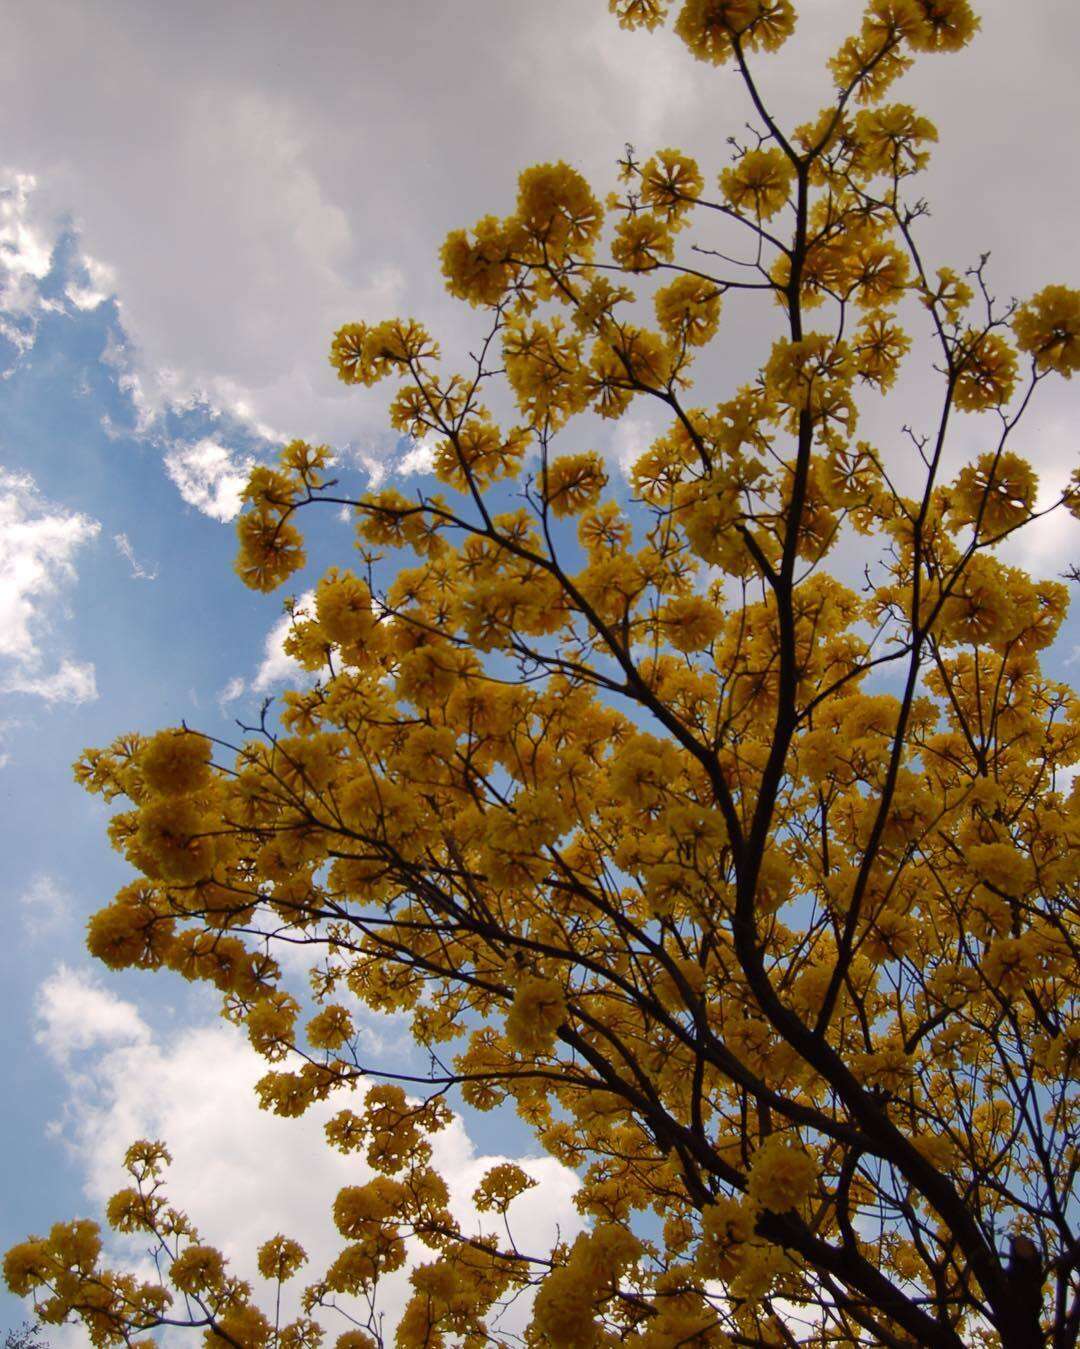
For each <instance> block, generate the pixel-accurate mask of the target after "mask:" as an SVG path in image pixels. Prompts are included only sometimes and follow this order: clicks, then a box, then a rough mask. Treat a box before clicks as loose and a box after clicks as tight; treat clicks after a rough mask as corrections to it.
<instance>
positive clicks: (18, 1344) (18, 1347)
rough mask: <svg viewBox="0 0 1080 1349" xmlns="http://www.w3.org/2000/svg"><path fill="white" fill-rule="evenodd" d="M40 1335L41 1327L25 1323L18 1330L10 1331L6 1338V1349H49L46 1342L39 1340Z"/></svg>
mask: <svg viewBox="0 0 1080 1349" xmlns="http://www.w3.org/2000/svg"><path fill="white" fill-rule="evenodd" d="M40 1334H41V1327H40V1326H35V1325H33V1324H31V1322H29V1321H25V1322H23V1324H22V1325H21V1326H20V1327H19V1329H18V1330H9V1331H8V1333H7V1334H6V1335H5V1336H4V1349H48V1346H47V1345H46V1344H45V1343H44V1341H42V1340H40V1339H39V1338H38V1336H39V1335H40Z"/></svg>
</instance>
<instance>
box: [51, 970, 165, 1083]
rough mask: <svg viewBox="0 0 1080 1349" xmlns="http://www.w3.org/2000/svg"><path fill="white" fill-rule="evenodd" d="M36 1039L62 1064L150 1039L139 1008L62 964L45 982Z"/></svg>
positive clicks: (89, 976)
mask: <svg viewBox="0 0 1080 1349" xmlns="http://www.w3.org/2000/svg"><path fill="white" fill-rule="evenodd" d="M35 1010H36V1014H37V1029H36V1030H35V1032H34V1039H35V1040H36V1041H37V1043H38V1044H39V1045H40V1046H41V1047H42V1049H43V1050H44V1051H45V1053H46V1054H48V1055H49V1057H50V1058H51V1059H53V1061H54V1062H55V1063H57V1064H59V1065H60V1066H61V1067H67V1066H68V1065H70V1064H71V1062H72V1060H73V1059H74V1057H75V1056H76V1055H78V1054H83V1053H85V1052H86V1051H87V1050H90V1049H100V1048H103V1047H104V1048H108V1049H114V1048H116V1047H117V1046H119V1045H136V1044H137V1045H144V1044H147V1043H149V1040H150V1031H149V1028H148V1027H147V1025H146V1023H145V1022H144V1021H143V1019H142V1017H141V1016H140V1015H139V1012H138V1009H137V1008H136V1007H135V1006H134V1005H133V1004H132V1003H129V1002H124V1001H123V1000H122V999H121V998H118V997H117V996H116V994H115V993H113V992H111V991H110V990H109V989H107V988H105V987H104V986H103V985H102V983H101V981H100V980H99V979H97V978H96V977H94V976H91V975H89V974H86V973H84V972H81V971H79V970H73V969H71V968H69V967H68V966H67V965H60V966H58V967H57V969H56V970H55V972H54V973H53V974H52V975H50V976H49V978H48V979H46V981H45V982H44V983H43V984H42V986H41V988H40V990H39V992H38V1000H37V1007H36V1009H35Z"/></svg>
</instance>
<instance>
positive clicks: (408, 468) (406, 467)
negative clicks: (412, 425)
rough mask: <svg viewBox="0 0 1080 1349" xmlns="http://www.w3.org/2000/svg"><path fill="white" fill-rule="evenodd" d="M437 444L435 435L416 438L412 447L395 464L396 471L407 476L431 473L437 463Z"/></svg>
mask: <svg viewBox="0 0 1080 1349" xmlns="http://www.w3.org/2000/svg"><path fill="white" fill-rule="evenodd" d="M437 444H438V441H437V440H436V438H435V437H434V436H426V437H425V438H424V439H423V440H414V441H413V443H412V448H411V449H409V450H407V451H406V452H405V453H404V454H403V455H402V456H401V458H400V459H399V460H398V461H397V463H396V464H395V465H394V472H395V473H400V474H403V475H405V476H408V475H409V474H411V473H430V472H431V470H432V468H433V467H434V464H435V446H436V445H437Z"/></svg>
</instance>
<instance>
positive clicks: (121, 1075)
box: [37, 967, 583, 1343]
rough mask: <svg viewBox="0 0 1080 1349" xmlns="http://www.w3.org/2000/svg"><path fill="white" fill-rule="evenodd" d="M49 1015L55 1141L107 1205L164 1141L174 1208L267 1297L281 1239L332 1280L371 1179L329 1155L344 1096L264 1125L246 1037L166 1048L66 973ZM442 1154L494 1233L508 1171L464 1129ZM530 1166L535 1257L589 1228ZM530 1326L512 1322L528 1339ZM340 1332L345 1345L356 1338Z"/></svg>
mask: <svg viewBox="0 0 1080 1349" xmlns="http://www.w3.org/2000/svg"><path fill="white" fill-rule="evenodd" d="M37 1013H38V1032H37V1034H38V1040H39V1043H40V1044H41V1045H42V1047H43V1048H44V1049H45V1050H46V1052H47V1053H48V1054H49V1055H50V1057H51V1058H52V1059H53V1061H54V1062H55V1063H56V1064H57V1065H58V1067H59V1069H60V1071H61V1072H62V1074H63V1076H64V1080H65V1083H66V1086H67V1089H68V1092H69V1100H68V1107H67V1110H66V1112H65V1115H64V1118H63V1120H62V1121H61V1122H60V1124H59V1126H58V1129H57V1130H56V1132H58V1133H59V1135H60V1137H61V1138H62V1139H63V1141H64V1142H65V1143H66V1144H67V1145H68V1147H69V1148H70V1150H71V1153H72V1155H73V1158H74V1159H75V1161H76V1162H77V1164H78V1165H79V1167H80V1169H81V1171H82V1174H83V1177H84V1191H85V1193H86V1194H87V1196H88V1197H89V1198H90V1199H91V1200H93V1201H94V1203H95V1204H101V1203H103V1201H104V1200H105V1199H106V1198H107V1197H108V1196H109V1195H110V1194H111V1193H113V1191H114V1190H116V1189H118V1188H120V1186H121V1185H122V1184H123V1183H124V1177H123V1174H122V1171H121V1168H120V1159H121V1158H122V1156H123V1153H124V1150H125V1148H126V1147H127V1146H128V1144H129V1143H130V1142H132V1141H133V1140H134V1139H136V1138H161V1139H163V1140H164V1141H165V1142H166V1144H167V1145H168V1147H169V1150H170V1152H171V1153H172V1157H173V1163H172V1166H171V1167H170V1169H169V1175H168V1180H167V1193H168V1195H169V1199H170V1201H171V1202H173V1203H175V1204H176V1205H177V1206H178V1207H180V1208H182V1209H183V1210H184V1211H185V1212H187V1213H188V1214H189V1216H190V1217H191V1218H192V1220H193V1221H194V1222H195V1223H196V1224H197V1225H198V1227H199V1229H200V1232H201V1234H202V1236H203V1237H204V1239H205V1240H208V1241H211V1242H214V1243H216V1244H218V1245H220V1246H221V1248H222V1249H223V1250H224V1251H225V1252H226V1254H227V1255H228V1256H229V1257H230V1259H231V1260H232V1261H233V1262H234V1267H235V1268H236V1270H237V1272H238V1273H240V1274H241V1275H242V1276H243V1277H245V1278H249V1279H251V1281H252V1283H253V1284H254V1286H255V1287H256V1289H257V1290H258V1289H260V1288H262V1289H265V1285H263V1284H262V1281H261V1280H260V1279H259V1277H258V1275H257V1273H256V1272H255V1269H254V1260H253V1255H254V1251H255V1248H256V1247H257V1246H258V1245H259V1244H260V1243H261V1242H263V1241H265V1240H266V1239H267V1238H268V1237H270V1236H272V1235H273V1234H274V1233H275V1232H285V1233H287V1234H289V1235H291V1236H294V1237H295V1238H297V1239H298V1240H299V1241H300V1242H301V1244H302V1245H303V1246H304V1247H305V1249H306V1250H307V1252H308V1254H309V1256H310V1258H311V1263H310V1265H309V1266H308V1268H307V1270H306V1271H305V1272H306V1273H307V1274H309V1275H310V1276H311V1277H315V1276H316V1275H317V1274H319V1273H321V1272H322V1269H323V1268H325V1266H326V1264H327V1263H328V1261H329V1260H330V1259H331V1258H332V1257H333V1255H334V1254H335V1253H336V1251H337V1250H338V1249H339V1248H340V1244H341V1239H340V1237H338V1236H337V1234H336V1232H335V1231H334V1229H333V1225H332V1222H331V1219H330V1207H331V1204H332V1202H333V1199H334V1196H335V1194H336V1193H337V1191H338V1190H339V1189H340V1188H341V1187H342V1186H343V1185H349V1184H351V1185H355V1184H360V1183H363V1181H364V1180H366V1179H367V1178H368V1177H369V1176H370V1174H371V1173H370V1171H369V1170H368V1168H367V1167H366V1165H365V1164H364V1162H363V1161H362V1159H360V1158H358V1157H356V1156H351V1157H343V1156H342V1155H341V1154H339V1153H336V1152H333V1151H331V1150H330V1149H329V1148H328V1147H327V1146H326V1141H325V1138H324V1136H323V1132H322V1130H323V1125H324V1123H325V1121H326V1119H327V1118H328V1117H329V1116H330V1115H332V1114H334V1113H336V1111H338V1110H340V1109H342V1108H343V1107H344V1106H345V1105H346V1104H348V1100H347V1098H346V1096H345V1095H344V1094H339V1095H338V1096H337V1097H335V1098H332V1099H331V1100H330V1101H327V1102H324V1103H320V1104H317V1105H316V1106H314V1107H313V1108H312V1109H311V1110H310V1111H308V1113H307V1114H306V1115H304V1116H303V1117H302V1118H301V1119H298V1120H286V1119H281V1118H278V1117H277V1116H274V1115H271V1114H268V1113H267V1112H265V1111H261V1110H259V1109H258V1107H257V1105H256V1100H255V1095H254V1091H253V1087H254V1084H255V1082H256V1081H257V1080H258V1078H259V1077H261V1076H262V1075H263V1073H264V1072H266V1071H267V1065H266V1063H265V1061H264V1060H262V1059H260V1058H259V1057H258V1056H257V1055H256V1054H255V1053H254V1051H253V1050H252V1049H251V1048H250V1046H249V1045H248V1044H247V1041H246V1039H245V1037H244V1036H243V1034H242V1033H241V1032H240V1031H239V1030H238V1029H237V1028H236V1027H233V1026H230V1025H227V1024H224V1023H222V1022H219V1021H215V1022H213V1023H210V1024H203V1025H193V1026H188V1027H186V1028H184V1029H182V1030H179V1031H177V1032H176V1033H175V1034H171V1035H168V1036H159V1035H155V1034H154V1033H153V1032H152V1031H151V1029H150V1028H149V1026H148V1025H147V1023H146V1021H145V1020H144V1019H143V1018H142V1017H141V1016H140V1014H139V1012H138V1010H137V1008H136V1007H135V1006H134V1005H133V1004H131V1003H129V1002H126V1001H124V1000H122V999H121V998H119V997H117V996H116V995H115V994H114V993H112V992H111V991H109V990H108V989H106V988H105V987H103V986H102V984H101V983H100V982H99V981H98V980H97V978H96V977H92V976H89V975H87V974H84V973H81V972H79V971H76V970H72V969H70V968H66V967H61V968H60V969H58V970H57V971H56V972H55V974H54V975H53V976H52V977H51V978H50V979H49V980H48V981H47V982H46V983H45V985H44V986H43V987H42V989H41V994H40V997H39V1001H38V1006H37ZM354 1105H355V1102H354ZM431 1141H432V1145H433V1148H434V1165H435V1166H436V1167H437V1168H438V1170H439V1171H440V1172H441V1173H442V1174H443V1175H444V1176H445V1177H446V1178H447V1181H448V1183H449V1184H450V1186H451V1192H452V1200H451V1207H452V1210H453V1212H454V1214H455V1216H456V1217H457V1218H458V1220H459V1221H460V1222H462V1224H463V1225H464V1226H465V1227H466V1230H469V1231H475V1230H477V1228H478V1227H479V1226H487V1227H489V1226H490V1219H486V1220H481V1219H480V1217H479V1215H477V1214H476V1213H475V1210H474V1209H473V1207H472V1204H471V1199H470V1195H471V1193H472V1190H473V1189H474V1188H475V1186H476V1184H477V1183H478V1181H479V1179H480V1177H481V1176H482V1174H483V1173H484V1172H485V1171H486V1170H487V1169H488V1168H489V1167H490V1166H493V1165H495V1164H496V1163H497V1162H499V1161H503V1160H506V1159H505V1158H504V1157H501V1156H484V1155H481V1154H479V1153H478V1151H477V1149H476V1147H475V1146H474V1144H473V1143H472V1141H471V1140H470V1138H469V1137H468V1134H467V1133H466V1131H465V1128H464V1126H463V1124H462V1121H461V1120H460V1119H459V1118H455V1120H454V1122H453V1124H452V1125H451V1126H450V1127H449V1128H448V1129H446V1130H445V1131H444V1132H442V1133H439V1134H436V1135H435V1136H433V1138H432V1140H431ZM521 1160H522V1164H523V1165H524V1166H525V1169H526V1170H527V1171H529V1173H530V1174H531V1175H532V1176H533V1177H534V1178H535V1179H536V1180H538V1181H539V1182H540V1184H539V1185H538V1187H537V1188H536V1189H534V1190H531V1191H529V1192H528V1193H527V1194H526V1195H524V1196H522V1197H521V1199H520V1200H518V1201H517V1202H516V1204H515V1207H514V1209H512V1210H511V1218H512V1225H513V1231H514V1236H515V1239H516V1240H517V1242H518V1244H519V1246H520V1247H521V1249H522V1250H527V1251H533V1250H541V1251H546V1250H547V1249H548V1248H549V1247H550V1245H551V1244H552V1242H553V1241H554V1239H555V1234H556V1229H558V1231H559V1232H560V1233H561V1235H562V1236H563V1237H564V1238H566V1237H570V1238H571V1239H572V1237H573V1235H574V1234H575V1233H576V1232H578V1231H580V1230H581V1228H582V1225H583V1224H582V1220H581V1218H580V1216H579V1215H578V1214H577V1212H576V1210H575V1209H574V1207H573V1194H574V1191H575V1190H576V1188H577V1183H578V1182H577V1178H576V1177H575V1175H574V1174H573V1172H572V1171H570V1170H568V1169H567V1168H565V1167H563V1166H561V1165H560V1164H559V1163H558V1162H556V1161H554V1160H553V1159H551V1158H535V1157H534V1158H528V1159H521ZM57 1216H58V1217H59V1216H62V1215H57ZM420 1255H421V1258H426V1259H430V1258H431V1255H430V1253H426V1252H423V1251H421V1252H420ZM406 1295H407V1294H406V1291H405V1281H404V1279H403V1278H402V1276H401V1275H397V1276H394V1277H393V1278H391V1279H388V1280H387V1281H386V1287H385V1289H384V1290H383V1292H382V1293H381V1295H380V1300H382V1299H383V1297H385V1304H384V1305H385V1309H386V1311H387V1319H388V1322H389V1323H390V1324H391V1325H392V1324H393V1321H394V1319H395V1313H396V1312H397V1311H398V1310H400V1307H401V1305H402V1302H403V1299H404V1297H405V1296H406ZM522 1312H523V1309H522V1308H517V1309H515V1312H514V1313H513V1315H514V1316H515V1320H516V1323H517V1325H518V1326H519V1328H520V1321H521V1316H522ZM330 1328H331V1329H332V1330H333V1332H334V1333H338V1331H339V1330H343V1329H345V1328H346V1327H345V1326H344V1325H341V1326H340V1327H338V1326H336V1325H335V1326H331V1327H330ZM76 1343H86V1341H85V1340H81V1341H76Z"/></svg>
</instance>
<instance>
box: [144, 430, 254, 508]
mask: <svg viewBox="0 0 1080 1349" xmlns="http://www.w3.org/2000/svg"><path fill="white" fill-rule="evenodd" d="M251 464H252V460H251V459H250V458H245V457H243V456H240V455H234V454H233V452H232V451H231V450H229V449H227V448H226V447H225V446H224V445H219V444H218V443H217V441H215V440H211V439H209V438H206V439H204V440H200V441H198V442H196V444H194V445H174V446H173V447H172V449H170V450H169V451H168V453H167V454H166V455H165V471H166V472H167V473H168V475H169V477H170V478H171V479H172V480H173V482H174V483H175V484H176V486H177V487H178V488H179V490H180V495H181V496H182V497H183V498H184V500H185V501H186V502H187V503H188V505H189V506H194V507H195V508H196V510H200V511H202V512H203V514H204V515H209V516H210V517H211V518H212V519H214V520H221V521H222V522H223V523H224V522H227V521H229V520H232V519H233V518H234V517H235V516H236V515H237V514H239V511H240V506H241V493H242V492H243V490H244V484H245V483H246V482H247V477H248V471H249V469H250V468H251Z"/></svg>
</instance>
